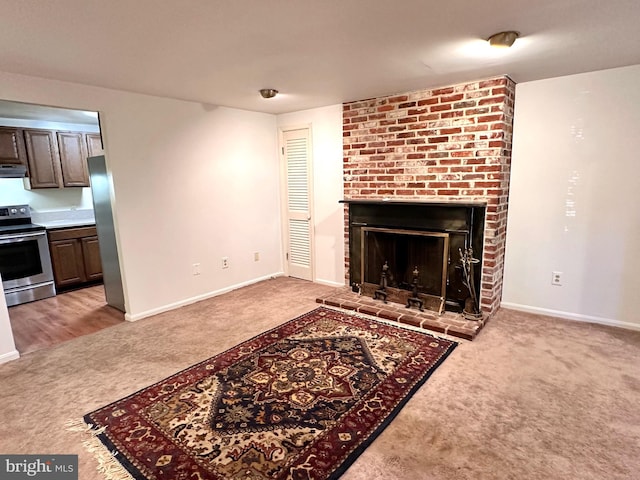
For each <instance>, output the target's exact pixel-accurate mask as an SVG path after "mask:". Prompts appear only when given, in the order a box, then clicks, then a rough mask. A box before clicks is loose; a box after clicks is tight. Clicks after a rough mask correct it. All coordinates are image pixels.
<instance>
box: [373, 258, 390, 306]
mask: <svg viewBox="0 0 640 480" xmlns="http://www.w3.org/2000/svg"><path fill="white" fill-rule="evenodd" d="M388 270H389V263H388V262H387V261H385V262H384V265H383V266H382V275H381V276H380V288H379V289H378V290H376V291H375V292H374V293H373V298H374V300H380V297H382V301H383V302H384V303H387V296H388V295H389V294H388V293H387V283H388V280H387V271H388Z"/></svg>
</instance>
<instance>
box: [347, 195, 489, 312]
mask: <svg viewBox="0 0 640 480" xmlns="http://www.w3.org/2000/svg"><path fill="white" fill-rule="evenodd" d="M342 203H345V204H347V206H348V216H349V221H348V246H349V253H348V258H347V259H346V260H347V262H348V272H349V285H351V287H352V289H353V290H354V291H358V292H360V293H362V294H363V295H367V296H370V297H373V298H378V299H380V301H382V302H386V301H391V302H396V303H403V304H405V305H406V306H407V307H408V308H412V307H415V308H422V307H423V306H424V308H426V309H429V310H433V311H436V312H438V313H440V314H441V313H442V312H443V311H444V310H445V309H446V310H449V311H455V312H463V311H465V308H466V309H467V310H466V311H467V312H468V310H469V308H470V307H469V305H470V303H469V302H470V298H471V296H472V293H470V292H471V290H473V293H474V294H475V292H479V291H480V279H481V276H482V275H481V274H482V272H481V269H480V268H477V269H475V270H473V271H472V272H471V275H470V276H469V272H468V271H466V272H465V269H464V263H463V262H462V261H461V256H462V255H464V254H465V253H467V254H469V253H470V252H472V255H473V257H476V258H477V259H482V249H483V232H484V219H485V211H486V204H485V203H483V202H472V203H458V202H447V203H445V202H441V203H436V202H428V203H427V202H406V201H384V200H343V201H342ZM476 263H479V262H476ZM465 274H467V275H466V276H465ZM475 301H476V303H477V305H479V299H475Z"/></svg>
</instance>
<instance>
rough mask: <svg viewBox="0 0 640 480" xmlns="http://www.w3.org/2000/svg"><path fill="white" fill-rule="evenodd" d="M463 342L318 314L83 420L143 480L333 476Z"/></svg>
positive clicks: (336, 314) (327, 312)
mask: <svg viewBox="0 0 640 480" xmlns="http://www.w3.org/2000/svg"><path fill="white" fill-rule="evenodd" d="M455 346H456V343H455V342H452V341H449V340H443V339H438V338H435V337H432V336H430V335H427V334H425V333H422V332H415V331H412V330H407V329H403V328H399V327H395V326H392V325H388V324H385V323H382V322H379V321H375V320H370V319H365V318H362V317H359V316H355V315H352V314H348V313H343V312H339V311H335V310H331V309H327V308H324V307H321V308H318V309H316V310H314V311H312V312H309V313H307V314H305V315H302V316H301V317H298V318H296V319H294V320H291V321H289V322H287V323H285V324H283V325H281V326H279V327H277V328H274V329H272V330H270V331H268V332H265V333H263V334H261V335H259V336H257V337H254V338H253V339H251V340H249V341H247V342H244V343H242V344H240V345H238V346H236V347H234V348H232V349H230V350H227V351H226V352H223V353H221V354H219V355H216V356H215V357H212V358H210V359H208V360H205V361H204V362H201V363H199V364H197V365H194V366H192V367H190V368H188V369H186V370H184V371H182V372H180V373H177V374H176V375H173V376H172V377H169V378H167V379H165V380H163V381H161V382H158V383H156V384H155V385H152V386H150V387H148V388H145V389H143V390H141V391H139V392H137V393H135V394H133V395H131V396H129V397H127V398H124V399H122V400H119V401H117V402H114V403H112V404H110V405H107V406H106V407H103V408H101V409H99V410H96V411H95V412H92V413H90V414H88V415H86V416H85V422H86V423H88V424H91V425H93V426H94V428H96V429H100V428H103V431H102V433H100V434H99V435H98V436H99V438H100V440H101V441H102V442H103V443H104V444H105V446H106V447H107V448H109V449H110V450H113V451H116V452H117V455H116V459H118V460H119V461H120V463H121V464H122V465H123V466H124V467H125V468H126V469H127V470H128V471H129V473H130V474H131V475H132V476H133V477H134V478H136V479H144V480H152V479H161V478H164V479H172V480H178V479H200V480H205V479H225V480H235V479H238V480H239V479H243V480H264V479H296V480H298V479H299V480H302V479H307V480H311V479H323V480H325V479H335V478H337V477H339V476H340V475H341V474H342V473H343V472H344V471H345V470H346V468H348V466H349V465H350V464H351V463H352V462H353V461H354V460H355V459H356V458H357V456H358V455H359V454H360V453H362V451H363V450H364V449H365V448H366V447H367V446H368V445H369V444H370V443H371V442H372V441H373V439H374V438H375V437H376V436H377V435H378V434H379V433H380V432H381V431H382V429H384V428H385V427H386V425H387V424H388V423H389V422H390V421H391V420H392V419H393V417H394V416H395V415H396V414H397V413H398V411H399V410H400V409H401V408H402V406H403V405H404V403H405V402H406V401H407V400H408V398H409V397H410V396H411V395H412V394H413V392H414V391H415V390H416V389H417V388H418V387H419V386H420V385H422V383H424V381H426V379H427V378H428V376H429V375H430V374H431V372H432V371H433V370H434V369H435V368H436V367H437V366H438V365H439V363H440V362H441V361H443V360H444V359H445V358H446V356H447V355H448V354H449V353H450V352H451V351H452V350H453V348H455Z"/></svg>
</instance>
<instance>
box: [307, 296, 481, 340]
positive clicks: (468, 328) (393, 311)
mask: <svg viewBox="0 0 640 480" xmlns="http://www.w3.org/2000/svg"><path fill="white" fill-rule="evenodd" d="M316 302H317V303H321V304H323V305H328V306H333V307H339V308H344V309H345V310H353V311H356V312H360V313H364V314H367V315H373V316H375V317H379V318H384V319H385V320H392V321H396V322H399V323H402V324H406V325H412V326H414V327H420V328H423V329H425V330H430V331H432V332H436V333H444V334H446V335H452V336H454V337H459V338H464V339H466V340H473V339H474V338H475V337H476V335H477V334H478V332H480V329H481V328H482V327H483V326H484V320H480V321H473V320H466V319H465V318H463V317H462V316H461V315H460V314H458V313H453V312H444V314H443V315H438V314H437V313H435V312H430V311H427V310H425V311H424V312H420V311H419V310H417V309H415V308H411V309H409V308H405V307H404V306H403V305H400V304H399V303H383V302H382V301H380V300H374V299H373V298H371V297H367V296H364V295H358V294H357V293H354V292H352V291H351V290H350V289H349V288H347V287H343V288H338V289H336V290H335V291H334V292H332V293H329V294H327V295H324V296H322V297H319V298H317V299H316Z"/></svg>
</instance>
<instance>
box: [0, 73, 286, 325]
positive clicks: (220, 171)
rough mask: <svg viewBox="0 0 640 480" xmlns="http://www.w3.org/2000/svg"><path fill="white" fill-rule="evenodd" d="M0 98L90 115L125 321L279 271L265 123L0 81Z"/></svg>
mask: <svg viewBox="0 0 640 480" xmlns="http://www.w3.org/2000/svg"><path fill="white" fill-rule="evenodd" d="M0 92H2V94H1V95H2V98H3V99H6V100H15V101H22V102H29V103H40V104H45V105H51V106H59V107H67V108H74V109H80V110H93V111H99V112H100V119H101V125H102V133H103V140H104V144H105V151H106V157H107V162H108V167H109V169H110V171H111V173H112V176H113V183H114V189H115V201H116V204H115V211H114V213H115V217H116V226H117V236H118V240H119V248H120V261H121V268H122V273H123V277H124V284H125V285H124V286H125V299H126V306H127V313H128V318H130V319H136V318H142V317H144V316H147V315H150V314H153V313H157V312H159V311H162V310H165V309H168V308H172V307H175V306H178V305H181V304H184V303H188V302H190V301H195V300H198V299H201V298H205V297H207V296H211V295H215V294H217V293H221V292H223V291H226V290H229V289H231V288H235V287H237V286H241V285H244V284H247V283H251V282H253V281H257V280H259V279H262V278H268V277H270V276H272V275H277V274H280V273H281V272H282V258H281V231H280V213H279V212H280V210H279V195H278V192H279V173H278V156H277V127H276V117H275V116H273V115H268V114H261V113H253V112H247V111H241V110H235V109H229V108H222V107H216V106H212V105H204V104H198V103H193V102H185V101H179V100H172V99H166V98H158V97H152V96H147V95H139V94H134V93H128V92H122V91H115V90H108V89H103V88H95V87H88V86H84V85H78V84H71V83H65V82H58V81H52V80H45V79H40V78H34V77H27V76H22V75H15V74H9V73H1V72H0ZM254 252H260V261H259V262H254V260H253V258H254ZM223 256H227V257H228V258H229V263H230V267H229V268H228V269H225V270H223V269H222V268H221V257H223ZM193 263H200V264H201V271H202V274H201V275H198V276H194V275H192V264H193Z"/></svg>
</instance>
